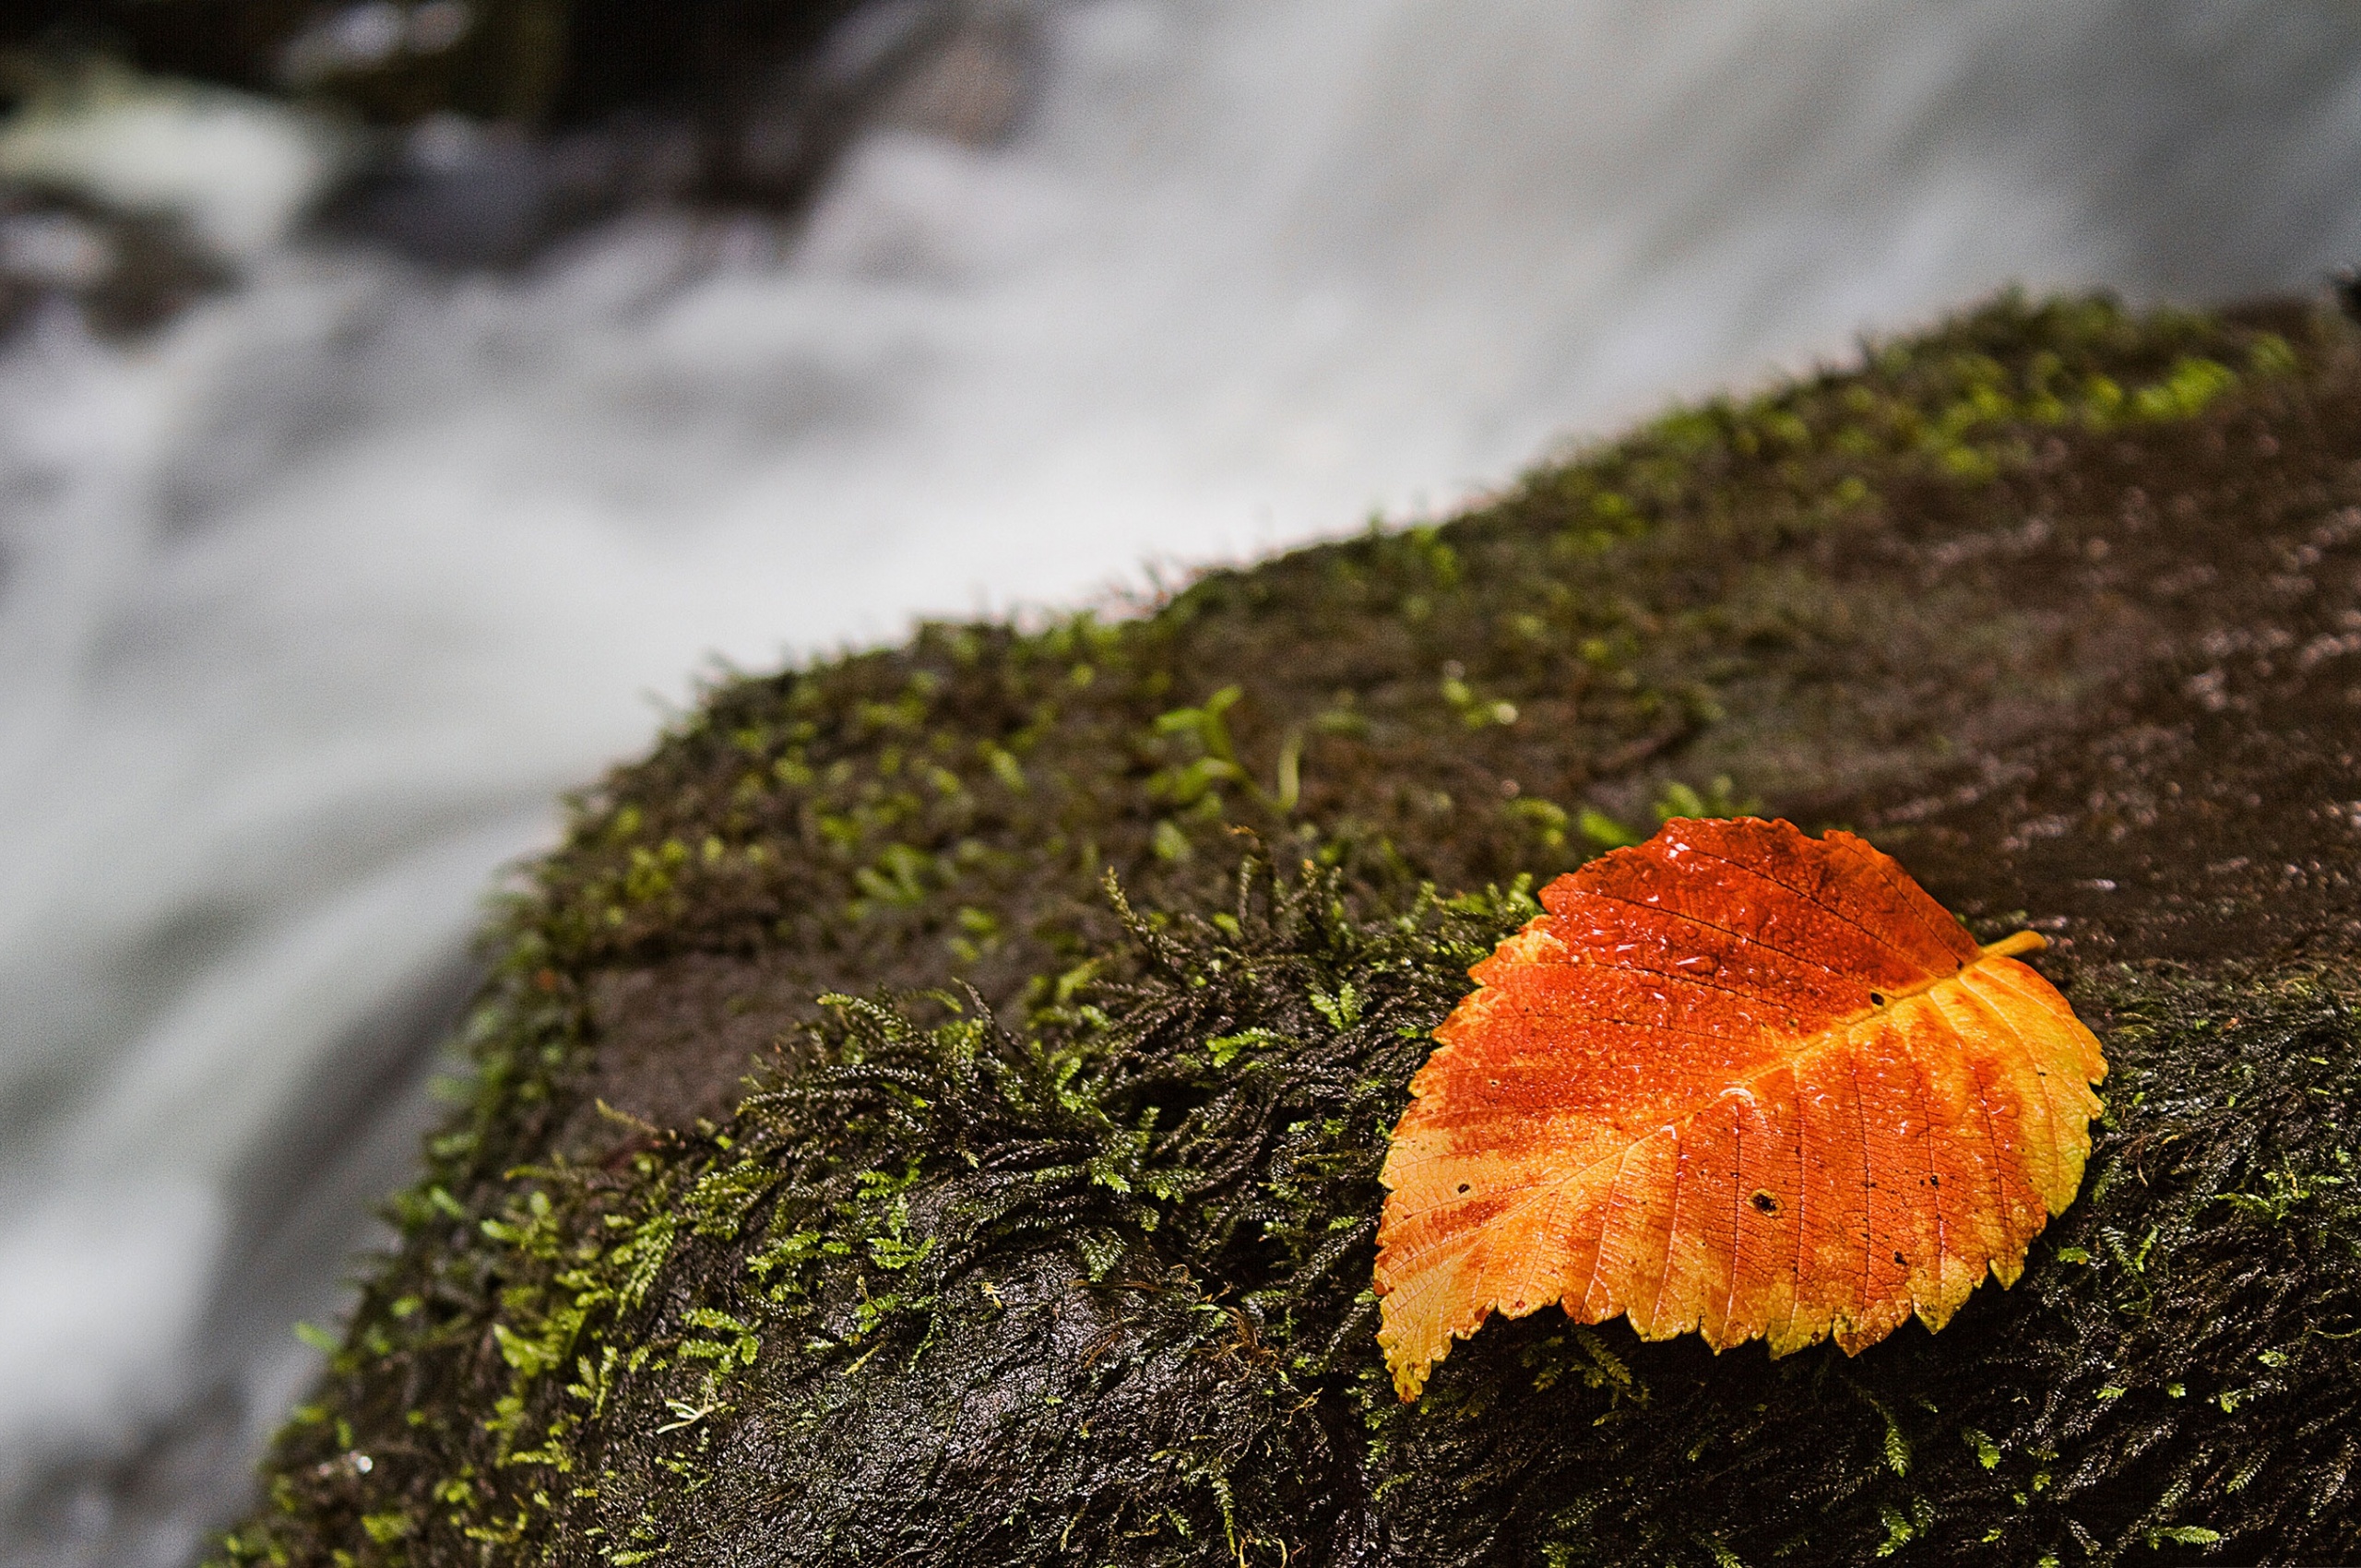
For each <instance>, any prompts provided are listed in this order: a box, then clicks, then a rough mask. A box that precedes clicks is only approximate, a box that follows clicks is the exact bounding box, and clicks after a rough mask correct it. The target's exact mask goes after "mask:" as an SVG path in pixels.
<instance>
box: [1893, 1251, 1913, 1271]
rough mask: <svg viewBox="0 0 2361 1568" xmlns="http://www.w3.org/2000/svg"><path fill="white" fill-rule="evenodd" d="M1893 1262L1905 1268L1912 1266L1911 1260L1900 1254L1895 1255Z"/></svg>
mask: <svg viewBox="0 0 2361 1568" xmlns="http://www.w3.org/2000/svg"><path fill="white" fill-rule="evenodd" d="M1893 1261H1894V1262H1896V1263H1898V1264H1900V1265H1902V1266H1903V1267H1904V1268H1908V1267H1909V1266H1910V1260H1909V1259H1908V1258H1906V1257H1904V1256H1903V1255H1902V1254H1901V1253H1894V1254H1893Z"/></svg>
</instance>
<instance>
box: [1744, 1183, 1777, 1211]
mask: <svg viewBox="0 0 2361 1568" xmlns="http://www.w3.org/2000/svg"><path fill="white" fill-rule="evenodd" d="M1746 1201H1747V1202H1748V1203H1750V1204H1752V1205H1753V1206H1754V1208H1755V1212H1756V1213H1758V1214H1776V1213H1778V1212H1779V1200H1778V1199H1777V1198H1774V1197H1773V1196H1772V1195H1771V1194H1768V1193H1766V1192H1764V1191H1762V1189H1761V1188H1760V1187H1758V1188H1756V1189H1755V1191H1754V1195H1753V1196H1752V1197H1750V1198H1749V1199H1747V1200H1746Z"/></svg>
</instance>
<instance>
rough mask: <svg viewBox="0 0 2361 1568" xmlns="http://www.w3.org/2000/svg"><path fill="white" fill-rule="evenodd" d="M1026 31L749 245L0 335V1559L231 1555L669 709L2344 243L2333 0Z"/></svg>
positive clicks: (357, 262)
mask: <svg viewBox="0 0 2361 1568" xmlns="http://www.w3.org/2000/svg"><path fill="white" fill-rule="evenodd" d="M1031 15H1032V24H1033V26H1034V28H1035V33H1036V37H1037V40H1038V44H1039V47H1040V49H1041V51H1042V67H1041V71H1040V77H1039V91H1038V100H1037V101H1035V102H1033V103H1032V104H1030V105H1029V107H1028V108H1027V110H1026V113H1025V114H1024V116H1023V118H1022V119H1021V121H1020V122H1019V124H1018V126H1017V128H1016V130H1015V131H1014V134H1013V135H1012V136H1011V137H1009V138H1008V139H1006V140H1005V141H1004V142H1003V143H1001V144H1000V145H997V146H993V147H990V148H973V147H967V146H962V145H958V144H956V143H954V142H951V141H947V140H938V139H931V138H929V137H924V136H920V135H917V134H913V133H910V132H907V131H884V130H881V131H879V132H876V133H874V134H872V135H870V136H869V137H865V138H864V139H862V140H861V141H860V142H859V143H858V144H857V145H856V146H855V147H854V148H853V149H852V151H851V152H850V154H849V156H848V158H847V159H846V160H845V161H844V162H843V163H842V164H841V165H840V166H839V167H838V169H837V171H836V174H835V175H834V177H833V179H832V181H831V182H830V184H829V185H828V187H827V188H826V189H825V192H824V193H823V195H822V196H821V198H820V200H819V203H818V205H817V207H816V208H815V209H814V210H813V212H812V213H811V214H810V215H809V218H808V220H807V221H806V222H805V224H804V225H803V226H802V227H801V229H800V230H798V231H797V232H795V233H794V234H793V235H792V237H791V238H785V239H783V238H782V237H781V234H780V232H778V231H777V230H775V229H773V228H771V227H769V226H766V225H764V224H760V223H756V222H754V221H753V220H721V219H713V218H702V219H700V218H691V217H685V216H682V215H677V214H666V213H660V212H650V213H640V214H635V215H632V216H628V217H626V218H623V219H621V220H615V221H613V222H611V223H609V224H608V225H606V226H605V227H603V228H601V229H599V230H598V231H596V232H590V233H588V234H587V235H584V236H581V237H578V238H577V239H576V240H575V241H573V242H571V243H570V244H567V245H566V246H565V247H564V249H563V250H562V251H560V252H559V253H557V254H555V255H550V256H548V257H546V258H544V259H543V260H542V261H541V262H540V263H539V264H537V265H536V266H534V267H531V268H530V269H528V270H527V271H525V272H523V273H521V274H516V275H510V276H502V277H492V276H462V277H451V276H436V275H430V274H426V273H422V272H421V271H419V270H417V269H415V268H413V267H409V266H407V265H406V264H403V263H401V262H398V261H397V260H394V259H392V258H389V257H386V256H383V255H374V254H372V253H369V252H367V251H365V250H360V249H355V248H352V247H350V246H337V245H331V244H327V243H326V242H322V241H318V240H315V239H307V238H305V237H303V236H302V235H301V234H298V235H296V236H295V237H293V238H284V239H277V240H269V239H264V240H258V241H257V242H256V243H255V244H254V245H253V246H251V247H250V254H249V255H247V256H246V258H245V260H244V262H243V280H242V281H241V282H240V283H239V284H238V285H237V286H236V287H235V288H233V289H232V290H231V291H227V292H226V293H223V294H220V295H217V296H215V297H212V298H210V299H208V301H206V302H205V303H201V304H199V305H197V306H196V307H195V308H193V309H192V310H190V311H188V312H186V313H185V314H184V315H181V316H180V317H178V318H177V319H176V320H174V321H173V322H172V323H171V324H170V325H169V326H167V327H164V328H163V329H162V330H161V331H160V332H159V333H157V334H155V335H153V336H151V337H148V338H147V339H142V340H139V341H137V342H135V343H131V344H128V345H126V344H122V343H109V342H104V341H101V340H100V339H96V338H94V337H93V336H92V335H91V334H90V333H89V331H87V330H86V329H85V328H84V327H82V326H81V325H80V323H79V321H78V320H77V318H76V317H75V316H74V315H72V314H71V313H70V312H69V311H67V310H65V309H62V308H61V309H58V310H54V311H52V312H50V313H48V314H46V315H42V317H40V318H39V319H37V320H36V321H34V322H32V323H31V324H30V326H29V327H26V328H25V329H24V330H22V331H21V332H20V333H19V334H18V337H17V338H15V339H13V340H12V341H10V342H9V343H8V344H6V347H5V348H4V349H0V1521H6V1523H5V1524H0V1562H111V1563H137V1562H156V1563H169V1562H176V1561H185V1560H187V1559H188V1558H189V1557H190V1556H191V1555H192V1554H193V1552H194V1551H195V1550H196V1545H195V1543H196V1539H197V1532H198V1531H199V1530H200V1529H201V1528H203V1527H204V1526H206V1525H207V1524H208V1523H209V1522H210V1521H212V1520H214V1519H216V1518H218V1517H219V1514H220V1512H221V1511H222V1510H223V1509H224V1508H234V1507H235V1506H236V1505H237V1503H238V1500H239V1498H240V1497H241V1495H242V1488H243V1485H244V1479H243V1478H244V1476H245V1474H246V1467H247V1466H248V1465H250V1463H251V1461H252V1458H253V1456H254V1455H255V1452H256V1451H257V1448H258V1445H259V1443H260V1442H261V1441H262V1439H263V1437H264V1436H265V1435H266V1434H267V1431H268V1430H269V1428H270V1427H271V1426H272V1425H273V1424H274V1423H275V1422H276V1421H277V1420H278V1419H279V1416H280V1414H281V1413H282V1412H283V1410H284V1408H285V1407H286V1405H287V1404H288V1402H289V1401H290V1400H291V1398H292V1397H293V1396H294V1395H295V1394H296V1392H297V1391H298V1390H299V1389H300V1387H301V1384H302V1383H303V1379H304V1378H305V1377H306V1376H308V1375H309V1374H310V1372H311V1371H312V1369H313V1367H314V1364H315V1357H314V1353H313V1352H311V1351H309V1350H307V1349H305V1348H303V1346H302V1345H301V1344H299V1343H298V1342H297V1341H296V1340H295V1339H294V1338H293V1337H292V1336H291V1333H290V1326H291V1324H292V1323H293V1322H294V1321H295V1320H296V1319H297V1318H299V1317H307V1316H308V1317H312V1318H314V1319H319V1320H332V1319H333V1317H334V1314H335V1313H337V1311H338V1302H339V1301H340V1299H341V1298H340V1287H339V1285H338V1275H339V1271H340V1269H341V1267H342V1260H343V1259H344V1257H345V1256H346V1255H347V1254H349V1253H350V1252H351V1250H352V1249H354V1248H355V1247H357V1246H360V1245H362V1244H364V1243H365V1242H366V1241H368V1240H369V1238H370V1235H371V1231H370V1230H369V1228H368V1227H369V1220H368V1218H367V1210H368V1206H369V1204H370V1203H371V1202H372V1201H373V1199H374V1196H375V1195H377V1194H380V1193H382V1192H383V1191H385V1190H386V1189H387V1188H389V1187H390V1186H391V1185H393V1184H394V1183H396V1182H398V1181H399V1180H400V1179H401V1177H402V1172H403V1170H404V1169H405V1166H406V1162H407V1160H408V1159H409V1155H410V1151H411V1149H412V1147H413V1145H414V1140H415V1138H416V1136H417V1134H418V1133H419V1131H420V1130H421V1128H422V1127H423V1126H425V1125H426V1124H427V1123H428V1122H429V1121H430V1120H431V1117H432V1114H433V1111H432V1107H431V1105H430V1104H429V1102H428V1100H427V1099H426V1097H425V1096H424V1093H423V1091H422V1087H421V1084H422V1080H423V1076H424V1074H425V1072H426V1070H427V1068H428V1066H429V1065H430V1059H431V1051H430V1049H429V1048H430V1047H431V1045H432V1043H433V1039H435V1037H436V1035H437V1034H438V1032H439V1031H440V1030H441V1029H443V1028H445V1027H446V1026H447V1023H448V1021H449V1019H450V1018H451V1017H452V1016H454V1014H455V1010H456V1008H457V1005H458V1003H459V1001H460V999H461V998H462V997H463V996H464V992H465V988H466V984H467V977H468V969H467V964H466V957H465V951H466V939H467V936H468V934H469V930H470V927H471V926H472V925H473V923H474V921H475V920H476V918H477V909H478V900H479V898H480V897H481V894H482V893H483V892H484V891H485V890H486V888H487V887H488V886H490V885H491V884H492V878H493V875H494V872H495V868H497V867H499V866H500V865H502V864H503V863H504V861H510V860H511V859H513V858H514V857H516V856H518V855H521V854H524V853H526V852H528V851H529V850H531V849H534V848H536V847H537V846H540V845H542V844H544V843H546V842H548V841H549V838H550V836H551V834H552V829H553V825H554V822H555V808H554V805H553V801H554V799H555V796H556V795H557V793H558V791H560V790H563V789H564V788H566V787H568V786H572V785H576V784H580V783H582V782H585V781H587V779H589V778H591V777H593V776H594V775H595V773H596V772H597V770H598V769H599V767H600V766H603V765H604V764H606V763H607V762H609V761H611V760H613V759H616V758H618V757H621V756H623V755H626V754H631V753H632V752H634V751H635V750H636V749H639V748H641V747H643V746H644V745H645V744H646V743H647V740H648V739H649V737H650V735H651V734H652V732H653V731H654V728H655V726H656V724H657V723H658V719H659V717H660V707H661V705H662V704H665V703H680V702H684V701H686V700H688V699H689V697H690V695H691V693H692V690H693V685H694V679H695V677H696V674H697V672H698V671H700V670H707V669H710V667H711V666H710V663H709V661H710V660H711V659H713V658H715V657H717V656H718V657H719V658H721V659H727V660H730V661H733V662H735V663H736V664H738V665H740V666H743V667H751V668H760V667H765V666H769V665H773V664H775V663H777V661H778V660H779V659H781V658H782V657H798V656H801V655H804V654H808V653H810V652H813V651H815V650H823V649H825V648H827V647H832V646H836V645H838V644H840V643H843V642H845V641H847V640H850V641H855V642H863V641H873V640H876V639H881V638H887V637H892V636H896V635H897V634H898V632H899V631H900V630H901V629H902V628H903V627H904V626H905V625H906V624H908V620H909V618H910V617H911V616H912V615H914V614H917V613H921V612H934V613H949V614H967V613H974V612H1000V611H1004V610H1007V609H1009V608H1011V607H1022V606H1026V605H1049V604H1067V605H1072V604H1075V603H1080V602H1085V601H1088V600H1091V599H1093V598H1094V597H1095V596H1101V595H1103V594H1104V593H1105V592H1106V590H1107V589H1108V588H1109V586H1110V585H1116V584H1121V583H1137V582H1138V581H1140V580H1141V570H1142V566H1143V564H1144V563H1147V562H1151V561H1153V562H1162V563H1169V564H1191V563H1202V562H1206V561H1211V560H1216V559H1228V558H1239V557H1244V556H1251V555H1252V554H1255V553H1259V552H1265V551H1268V550H1270V549H1273V548H1275V547H1278V546H1280V545H1283V544H1287V543H1291V542H1295V541H1299V540H1306V539H1311V538H1316V537H1319V536H1322V535H1324V534H1333V533H1335V532H1339V531H1343V530H1347V529H1351V528H1354V527H1356V526H1358V525H1359V524H1360V523H1361V521H1362V520H1363V519H1364V518H1365V517H1367V516H1368V515H1369V514H1370V512H1371V510H1372V509H1382V510H1384V511H1385V512H1386V513H1388V514H1389V515H1391V516H1394V517H1402V516H1406V515H1409V514H1412V513H1418V512H1429V511H1439V510H1442V509H1443V508H1447V507H1448V506H1450V505H1452V504H1453V503H1454V502H1456V501H1458V500H1460V499H1462V498H1464V497H1465V496H1466V495H1468V494H1470V493H1473V492H1475V491H1477V489H1479V488H1480V487H1482V486H1485V485H1488V484H1494V483H1498V482H1500V481H1502V480H1504V479H1505V478H1507V477H1508V476H1509V475H1510V474H1512V473H1513V471H1514V470H1515V469H1517V468H1519V467H1520V466H1522V465H1523V464H1524V463H1525V462H1527V461H1530V460H1531V459H1532V458H1534V457H1536V456H1538V455H1540V454H1541V453H1543V452H1544V451H1546V450H1547V449H1548V446H1549V444H1550V443H1551V442H1552V441H1553V440H1556V439H1560V438H1562V437H1564V436H1565V435H1566V434H1569V433H1584V432H1589V433H1599V432H1604V431H1606V430H1608V429H1610V428H1611V427H1612V426H1613V425H1614V424H1615V423H1616V422H1619V421H1620V420H1623V419H1625V418H1628V417H1630V416H1631V415H1634V414H1637V413H1643V412H1645V411H1647V410H1650V409H1652V408H1653V407H1655V406H1657V405H1659V404H1660V403H1662V402H1663V401H1664V400H1665V399H1667V398H1668V397H1670V396H1673V395H1675V394H1676V393H1680V392H1693V391H1697V390H1702V389H1704V388H1707V387H1709V386H1715V385H1718V384H1724V383H1730V382H1737V383H1741V384H1742V383H1746V382H1750V381H1753V380H1756V379H1758V378H1760V377H1762V375H1764V374H1767V373H1768V372H1770V371H1772V370H1773V369H1774V368H1776V367H1782V366H1784V367H1789V368H1799V367H1801V366H1803V365H1805V364H1808V363H1809V362H1810V360H1811V359H1812V358H1813V357H1814V356H1821V357H1833V356H1838V355H1842V354H1843V353H1845V351H1847V350H1848V348H1849V345H1850V343H1851V341H1852V339H1853V338H1854V336H1855V335H1856V334H1857V332H1859V331H1861V330H1863V329H1865V328H1876V329H1880V330H1891V329H1898V328H1902V327H1907V326H1909V325H1910V324H1912V323H1914V322H1916V321H1920V320H1923V319H1926V318H1928V317H1929V316H1930V315H1933V314H1935V313H1936V312H1938V311H1939V310H1940V309H1943V308H1945V307H1948V306H1952V305H1954V304H1957V303H1962V302H1964V301H1965V300H1967V299H1969V298H1972V297H1973V296H1975V295H1977V294H1980V293H1983V292H1985V291H1989V290H1991V289H1993V288H1995V287H1997V286H1999V285H2001V284H2003V283H2006V282H2009V281H2011V280H2016V281H2023V282H2024V283H2026V284H2027V285H2029V286H2032V287H2035V288H2043V287H2053V286H2080V285H2089V284H2105V285H2109V286H2113V287H2116V288H2118V289H2120V290H2122V291H2125V292H2127V293H2128V294H2130V295H2131V296H2132V297H2134V298H2139V299H2153V298H2159V297H2171V298H2183V299H2218V298H2223V297H2227V296H2236V295H2238V294H2242V293H2248V292H2255V291H2268V290H2280V289H2289V288H2296V289H2308V288H2311V287H2314V286H2316V285H2317V284H2318V282H2319V279H2320V277H2321V275H2322V274H2323V273H2324V272H2325V271H2326V270H2327V269H2328V268H2330V267H2332V266H2335V265H2337V264H2340V263H2343V262H2348V261H2352V260H2356V259H2361V10H2355V8H2354V7H2352V6H2350V5H2347V4H2344V3H2343V0H2311V3H2305V0H2269V3H2264V0H2248V3H2232V0H2174V3H2165V0H2113V3H2108V0H2070V3H2059V0H1975V3H1973V4H1970V3H1962V4H1957V5H1950V6H1923V5H1895V4H1892V3H1891V0H1812V3H1810V4H1802V3H1799V0H1797V3H1791V0H1748V3H1746V4H1740V5H1720V6H1706V5H1693V6H1692V5H1679V6H1647V7H1634V6H1624V5H1617V4H1608V3H1604V0H1459V3H1457V4H1453V5H1450V6H1444V5H1439V4H1432V3H1423V0H1358V3H1351V4H1347V3H1343V0H1337V3H1334V4H1316V3H1313V0H1039V4H1038V8H1037V9H1036V10H1035V11H1034V12H1033V13H1031ZM290 134H292V133H290ZM283 151H284V149H283V148H282V149H281V152H282V153H283ZM223 156H224V157H231V158H234V157H237V156H243V155H240V154H236V153H234V152H231V153H225V154H223ZM222 173H223V177H224V178H225V179H227V180H228V181H229V184H231V186H233V187H234V186H235V184H236V180H235V174H236V171H235V170H234V169H231V170H228V171H223V172H222ZM249 205H251V204H249ZM651 694H652V695H653V696H654V698H655V699H657V700H655V701H651V700H650V699H651Z"/></svg>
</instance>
